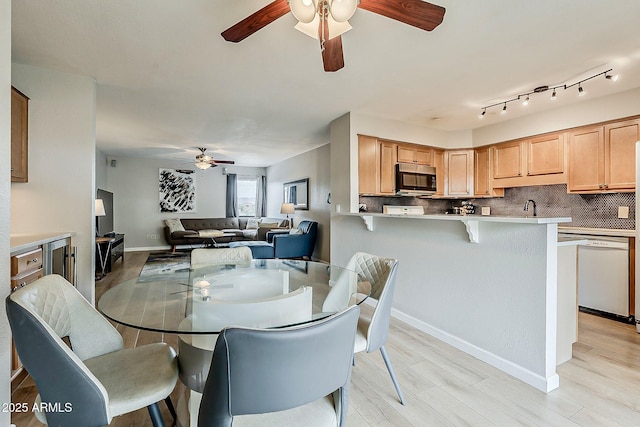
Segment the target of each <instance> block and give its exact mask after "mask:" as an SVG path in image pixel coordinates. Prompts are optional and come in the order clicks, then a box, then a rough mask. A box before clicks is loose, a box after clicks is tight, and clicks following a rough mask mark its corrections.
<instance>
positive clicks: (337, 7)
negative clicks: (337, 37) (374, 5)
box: [329, 0, 360, 22]
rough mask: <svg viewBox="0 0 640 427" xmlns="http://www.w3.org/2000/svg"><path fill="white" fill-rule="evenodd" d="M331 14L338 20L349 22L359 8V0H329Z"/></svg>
mask: <svg viewBox="0 0 640 427" xmlns="http://www.w3.org/2000/svg"><path fill="white" fill-rule="evenodd" d="M329 3H330V5H329V10H330V11H331V16H332V17H333V19H335V20H336V21H337V22H347V21H348V20H349V19H351V17H352V16H353V14H354V13H356V9H358V3H360V1H359V0H333V1H330V2H329Z"/></svg>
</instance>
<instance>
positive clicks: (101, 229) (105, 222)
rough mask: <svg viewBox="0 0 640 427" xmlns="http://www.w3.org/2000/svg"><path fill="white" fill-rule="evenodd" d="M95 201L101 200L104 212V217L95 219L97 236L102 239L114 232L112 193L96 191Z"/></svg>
mask: <svg viewBox="0 0 640 427" xmlns="http://www.w3.org/2000/svg"><path fill="white" fill-rule="evenodd" d="M96 199H102V203H103V204H104V212H105V213H106V215H105V216H98V217H96V218H97V221H98V224H97V230H98V231H97V233H98V236H101V237H104V236H107V235H110V234H111V235H112V234H113V233H114V232H115V230H114V228H113V193H111V192H109V191H106V190H101V189H98V191H97V192H96Z"/></svg>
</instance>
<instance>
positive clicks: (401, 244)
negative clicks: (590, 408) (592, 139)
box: [331, 213, 571, 392]
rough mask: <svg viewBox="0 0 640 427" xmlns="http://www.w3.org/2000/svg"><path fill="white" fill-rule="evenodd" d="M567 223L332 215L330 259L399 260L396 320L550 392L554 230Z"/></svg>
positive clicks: (561, 220) (552, 384)
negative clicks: (367, 255)
mask: <svg viewBox="0 0 640 427" xmlns="http://www.w3.org/2000/svg"><path fill="white" fill-rule="evenodd" d="M570 221H571V219H570V218H566V217H559V218H544V217H497V216H480V215H470V216H461V215H409V216H404V215H386V214H360V213H337V214H334V215H333V216H332V219H331V234H332V239H336V241H339V242H340V244H337V245H334V246H333V247H332V254H331V255H332V257H331V258H332V262H334V263H336V264H342V263H343V264H346V262H347V260H348V259H349V257H350V256H351V254H353V253H354V252H356V251H367V252H373V253H376V254H377V255H380V256H385V257H392V258H397V259H398V260H399V261H400V264H399V269H398V285H397V287H396V293H395V298H394V302H393V306H394V309H393V315H394V316H395V317H397V318H399V319H400V320H403V321H405V322H407V323H408V324H410V325H412V326H414V327H417V328H418V329H421V330H423V331H425V332H427V333H428V334H430V335H432V336H435V337H437V338H438V339H441V340H443V341H445V342H447V343H449V344H451V345H453V346H455V347H457V348H459V349H461V350H463V351H466V352H467V353H469V354H471V355H472V356H474V357H477V358H478V359H481V360H483V361H485V362H487V363H489V364H491V365H493V366H495V367H497V368H499V369H502V370H503V371H505V372H507V373H508V374H510V375H513V376H514V377H517V378H519V379H521V380H522V381H524V382H526V383H528V384H530V385H532V386H534V387H536V388H538V389H540V390H542V391H546V392H548V391H551V390H553V389H555V388H556V387H558V385H559V378H558V375H557V374H556V331H557V317H558V316H557V280H558V279H557V268H558V264H557V232H558V224H559V223H565V222H570ZM411 357H417V358H419V357H421V356H420V355H412V356H411Z"/></svg>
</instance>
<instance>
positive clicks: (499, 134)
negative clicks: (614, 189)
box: [473, 89, 640, 146]
mask: <svg viewBox="0 0 640 427" xmlns="http://www.w3.org/2000/svg"><path fill="white" fill-rule="evenodd" d="M637 114H640V89H633V90H628V91H625V92H619V93H616V94H613V95H609V96H603V97H599V98H593V99H585V100H582V101H580V102H578V103H575V104H572V105H569V106H566V107H560V108H555V109H550V110H547V111H544V112H541V113H538V114H532V115H530V116H525V117H522V118H518V119H513V120H508V121H505V122H502V123H497V124H494V125H489V126H485V127H481V128H478V129H474V130H473V145H474V146H481V145H487V144H493V143H496V142H501V141H508V140H510V139H516V138H521V137H525V136H530V135H538V134H541V133H546V132H552V131H556V130H563V129H568V128H572V127H577V126H583V125H588V124H591V123H598V122H604V121H607V120H615V119H619V118H623V117H629V116H634V115H637Z"/></svg>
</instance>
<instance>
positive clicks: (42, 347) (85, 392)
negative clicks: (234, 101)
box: [6, 275, 178, 427]
mask: <svg viewBox="0 0 640 427" xmlns="http://www.w3.org/2000/svg"><path fill="white" fill-rule="evenodd" d="M6 309H7V317H8V318H9V324H10V326H11V332H12V334H13V340H14V342H15V346H16V350H17V352H18V356H19V357H20V360H21V361H22V363H23V366H24V367H25V368H26V370H27V372H28V373H29V374H30V375H31V377H32V378H33V380H34V382H35V384H36V387H37V389H38V392H39V395H38V396H37V397H36V404H37V405H38V406H40V403H41V402H42V403H44V405H43V406H44V407H45V408H51V411H49V412H44V413H43V412H39V411H36V412H35V415H36V417H37V418H38V420H39V421H41V422H43V423H45V424H49V425H64V426H85V427H92V426H103V425H106V424H109V423H110V422H111V420H112V418H113V417H115V416H118V415H121V414H125V413H128V412H132V411H135V410H138V409H141V408H144V407H145V406H146V407H147V408H148V410H149V415H150V416H151V421H152V423H153V425H154V427H157V426H163V425H164V421H163V419H162V415H161V414H160V409H159V408H158V404H157V402H159V401H160V400H163V399H164V400H165V402H166V403H167V406H168V407H169V411H170V412H171V414H172V416H173V417H174V421H175V411H174V408H173V405H172V403H171V400H170V399H169V394H170V393H171V392H172V391H173V389H174V387H175V385H176V382H177V380H178V369H177V363H176V354H175V351H174V350H173V349H172V348H171V347H170V346H169V345H167V344H165V343H154V344H148V345H144V346H141V347H135V348H126V349H125V348H123V341H122V337H121V336H120V334H119V333H118V331H116V329H115V328H114V327H113V326H112V325H111V324H110V323H109V322H108V321H107V320H106V319H105V318H104V317H103V316H102V315H100V313H98V311H97V310H96V309H95V308H93V307H92V306H91V305H90V304H89V303H88V302H87V301H86V300H85V299H84V297H83V296H82V295H81V294H80V293H79V292H78V291H77V290H76V289H75V288H74V287H73V285H71V284H70V283H69V282H67V281H66V280H65V279H64V278H63V277H61V276H58V275H48V276H44V277H42V278H40V279H38V280H36V281H34V282H32V283H30V284H29V285H27V286H25V287H23V288H20V289H18V290H17V291H15V292H14V293H12V294H10V295H9V296H8V297H7V298H6ZM63 338H65V339H67V338H68V341H69V344H67V343H66V342H65V341H64V340H63Z"/></svg>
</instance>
